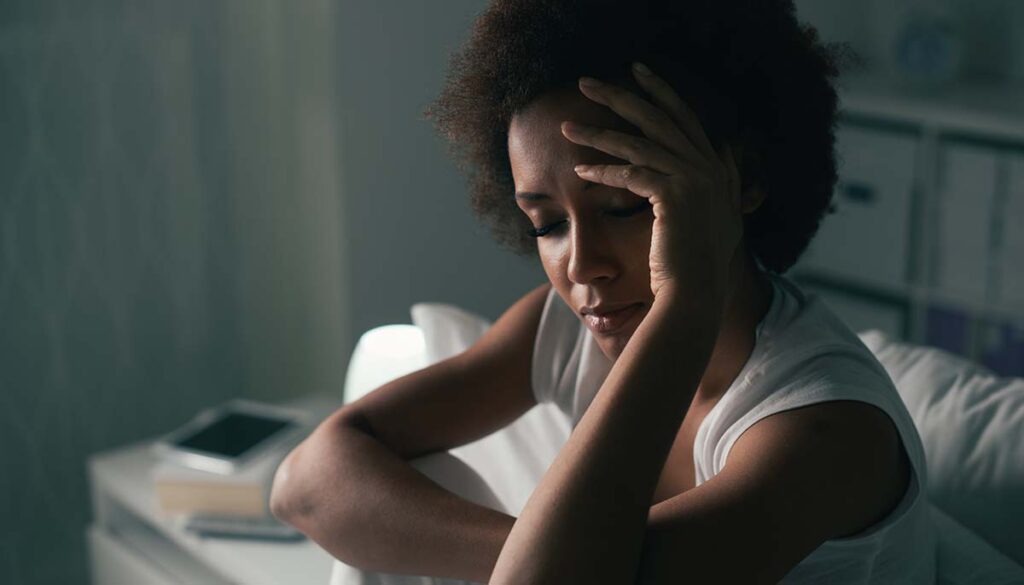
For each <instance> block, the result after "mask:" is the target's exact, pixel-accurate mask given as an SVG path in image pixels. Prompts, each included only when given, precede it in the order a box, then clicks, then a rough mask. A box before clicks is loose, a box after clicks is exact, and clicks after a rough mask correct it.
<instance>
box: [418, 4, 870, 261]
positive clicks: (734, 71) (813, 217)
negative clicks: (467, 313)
mask: <svg viewBox="0 0 1024 585" xmlns="http://www.w3.org/2000/svg"><path fill="white" fill-rule="evenodd" d="M847 58H850V59H851V60H852V61H853V62H854V63H858V62H859V59H858V57H857V55H856V54H855V53H853V51H852V50H851V49H850V48H849V47H848V46H847V45H845V44H824V43H822V42H820V40H819V37H818V33H817V31H816V30H815V29H814V28H813V27H811V26H809V25H805V24H801V23H799V22H798V21H797V18H796V9H795V7H794V5H793V1H792V0H660V1H659V0H492V2H491V3H490V4H489V6H488V7H487V8H486V9H485V10H484V12H483V13H482V14H481V15H480V16H479V17H478V18H477V20H476V22H475V24H474V27H473V29H472V34H471V35H470V38H469V40H468V42H466V43H465V44H464V45H463V46H462V47H461V49H460V50H458V51H456V52H455V53H454V54H453V55H452V57H451V62H450V65H449V71H448V76H447V78H446V83H445V86H444V87H443V89H442V92H441V94H440V96H439V97H438V99H437V100H436V101H435V102H434V103H433V104H431V105H430V106H428V107H427V109H426V110H425V111H424V115H425V117H426V118H427V119H433V121H434V123H435V125H436V127H437V129H438V130H439V132H440V133H441V135H442V136H444V137H445V138H447V140H448V142H449V149H450V152H451V153H452V155H453V156H454V158H455V159H456V161H457V162H458V163H459V168H460V169H461V170H462V171H463V172H464V173H466V174H467V175H468V177H469V180H470V183H469V187H470V202H471V206H472V209H473V211H474V213H475V214H476V215H477V216H478V217H479V218H481V219H482V220H483V221H484V222H485V223H486V224H488V225H489V227H490V228H491V231H492V233H493V234H494V236H495V238H496V239H497V240H498V242H499V243H501V244H502V245H504V246H506V247H508V248H509V249H511V250H512V251H513V252H515V253H517V254H521V255H530V254H535V253H536V242H535V240H533V238H530V237H529V236H528V235H527V230H528V229H529V228H530V227H531V226H530V223H529V221H528V219H527V217H526V216H525V214H523V213H522V212H521V211H520V209H519V208H518V207H517V206H516V203H515V198H514V196H513V193H514V190H515V188H514V184H513V180H512V170H511V166H510V163H509V157H508V129H509V124H510V122H511V120H512V117H513V115H515V114H516V113H517V112H519V111H521V110H522V109H524V108H525V107H526V106H527V105H528V104H530V103H531V102H532V101H533V100H535V99H537V98H538V97H540V96H541V95H543V94H545V93H547V92H550V91H553V90H558V89H567V88H574V87H576V83H577V80H578V78H579V77H580V76H581V75H589V76H592V77H597V78H603V79H606V80H611V81H614V82H620V80H621V83H625V84H627V85H630V82H632V87H638V86H637V85H636V84H635V82H633V81H632V80H631V79H630V78H629V77H628V75H627V74H628V71H629V65H630V64H631V63H632V62H633V61H641V62H643V63H646V64H647V65H649V66H650V67H651V68H652V69H653V70H654V72H655V73H656V74H658V75H659V76H660V77H662V78H663V79H665V80H666V81H668V82H669V83H670V84H671V85H672V87H673V88H674V89H675V90H676V91H677V93H679V95H680V96H681V97H682V98H683V99H684V100H685V101H686V102H687V103H688V104H689V105H690V106H691V108H693V110H694V111H695V112H696V114H697V116H698V118H699V119H700V120H701V123H702V125H703V126H704V130H705V133H706V134H707V135H708V138H709V139H710V140H711V142H712V145H713V146H714V147H715V148H716V149H717V148H720V147H721V146H722V145H723V144H724V143H729V144H740V145H742V146H743V147H744V156H743V159H742V160H741V161H738V163H739V166H740V173H741V175H742V177H743V185H744V188H747V187H748V186H750V185H758V186H760V187H761V188H762V189H763V190H764V193H765V194H766V197H765V199H764V202H763V203H762V204H761V206H760V207H759V208H758V209H757V210H756V211H754V212H753V213H751V214H748V215H746V216H745V217H744V222H745V236H746V244H747V247H748V249H749V250H750V252H751V253H752V255H753V256H754V258H755V259H756V260H757V261H758V262H759V263H760V264H761V266H762V267H764V268H765V269H766V270H770V271H773V272H777V273H782V272H785V271H786V270H788V269H789V268H790V267H791V266H792V265H793V264H794V263H795V262H796V261H797V259H798V258H799V257H800V255H801V254H802V253H803V252H804V250H805V249H806V248H807V245H808V243H809V242H810V240H811V238H812V237H813V236H814V234H815V232H817V230H818V225H819V223H820V221H821V219H822V217H823V216H824V214H825V213H826V212H829V213H831V212H833V211H834V210H833V207H832V205H831V199H832V193H833V189H834V187H835V183H836V180H837V171H836V156H835V150H834V143H835V126H836V123H837V119H838V111H837V110H838V99H837V95H836V91H835V88H834V85H833V84H834V81H835V79H836V78H837V77H838V76H839V74H840V72H841V71H842V70H843V69H844V68H845V63H846V61H847Z"/></svg>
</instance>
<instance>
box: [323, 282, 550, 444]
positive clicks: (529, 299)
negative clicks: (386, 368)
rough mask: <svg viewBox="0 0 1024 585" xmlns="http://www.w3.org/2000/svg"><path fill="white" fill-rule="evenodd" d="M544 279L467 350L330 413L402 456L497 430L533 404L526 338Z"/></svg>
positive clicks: (533, 328)
mask: <svg viewBox="0 0 1024 585" xmlns="http://www.w3.org/2000/svg"><path fill="white" fill-rule="evenodd" d="M549 289H550V284H547V283H545V284H543V285H540V286H538V287H537V288H535V289H533V290H532V291H530V292H528V293H527V294H526V295H524V296H523V297H522V298H521V299H519V300H518V301H516V302H515V303H514V304H513V305H512V306H511V307H510V308H509V309H508V310H507V311H505V313H504V314H502V315H501V317H499V318H498V320H497V321H496V322H495V323H494V325H492V326H491V327H490V328H489V329H488V330H487V332H486V333H485V334H484V335H483V336H482V337H481V338H480V339H479V340H478V341H477V342H476V343H474V344H473V345H472V346H471V347H470V348H469V349H467V350H466V351H464V352H462V353H460V354H458V355H456V356H453V357H451V358H448V359H446V360H442V361H440V362H438V363H435V364H432V365H430V366H428V367H426V368H423V369H421V370H419V371H416V372H412V373H410V374H408V375H406V376H403V377H401V378H398V379H396V380H393V381H391V382H389V383H387V384H384V385H383V386H381V387H380V388H378V389H376V390H374V391H373V392H370V393H369V394H367V395H366V396H364V397H362V398H361V399H359V400H357V401H355V402H353V403H352V404H349V405H347V406H345V407H343V408H342V409H340V410H339V411H338V412H337V413H335V415H334V418H335V419H336V420H337V422H339V423H341V424H352V425H355V426H357V427H359V428H360V429H361V430H364V431H366V432H368V433H369V434H371V435H372V436H373V437H374V438H375V439H377V440H378V441H380V442H381V443H382V444H384V445H385V446H387V447H388V448H389V449H390V450H392V451H393V452H395V453H397V454H399V455H400V456H402V457H403V458H405V459H412V458H416V457H419V456H422V455H426V454H429V453H433V452H437V451H445V450H448V449H452V448H454V447H458V446H459V445H463V444H465V443H469V442H472V441H474V440H476V439H479V438H481V437H484V436H486V435H488V434H490V433H492V432H494V431H495V430H497V429H500V428H502V427H504V426H506V425H508V424H509V423H511V422H512V421H514V420H515V419H516V418H518V417H519V416H520V415H522V414H523V413H525V412H526V411H527V410H529V409H530V408H531V407H532V406H534V405H535V404H536V400H535V398H534V396H533V388H532V386H531V377H530V372H531V365H532V363H531V362H532V358H533V344H534V339H535V337H536V335H537V328H538V326H539V323H540V316H541V311H542V310H543V307H544V301H545V298H546V296H547V292H548V290H549Z"/></svg>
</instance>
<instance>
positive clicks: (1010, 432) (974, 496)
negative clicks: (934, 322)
mask: <svg viewBox="0 0 1024 585" xmlns="http://www.w3.org/2000/svg"><path fill="white" fill-rule="evenodd" d="M860 338H861V341H863V342H864V344H865V345H866V346H867V347H868V348H869V349H870V350H871V351H872V353H874V354H875V357H876V358H877V359H878V361H879V362H881V363H882V365H883V366H884V367H885V369H886V370H887V371H888V372H889V376H890V377H891V378H892V380H893V383H894V384H895V385H896V388H897V390H898V391H899V393H900V396H901V397H902V398H903V401H904V403H905V404H906V406H907V410H908V411H909V412H910V415H911V417H913V419H914V423H915V424H916V426H917V430H918V433H919V434H920V435H921V440H922V442H923V443H924V448H925V455H926V458H927V468H928V482H929V486H928V497H929V499H930V500H931V501H932V502H933V503H934V504H935V505H936V506H937V507H938V508H941V509H942V510H943V511H944V512H946V513H948V514H949V515H950V516H952V517H953V518H955V519H956V520H957V521H958V522H960V523H961V524H963V525H964V526H966V527H967V528H969V529H971V530H973V531H974V532H976V533H977V534H978V535H980V536H981V537H982V538H984V539H985V540H987V541H988V542H989V543H991V544H992V545H993V546H995V547H996V548H997V549H999V550H1000V551H1002V552H1003V553H1004V554H1006V555H1007V556H1009V557H1011V558H1013V559H1014V560H1016V561H1017V563H1019V564H1022V565H1024V379H1022V378H1001V377H999V376H996V375H995V374H993V373H992V371H990V370H988V369H987V368H985V367H983V366H981V365H979V364H976V363H974V362H972V361H970V360H968V359H965V358H963V357H960V356H957V355H955V354H952V353H949V352H947V351H943V350H941V349H938V348H933V347H926V346H919V345H913V344H909V343H903V342H898V341H895V340H892V339H890V338H889V337H888V336H886V334H884V333H883V332H881V331H879V330H870V331H865V332H862V333H860Z"/></svg>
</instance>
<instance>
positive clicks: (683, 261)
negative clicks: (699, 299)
mask: <svg viewBox="0 0 1024 585" xmlns="http://www.w3.org/2000/svg"><path fill="white" fill-rule="evenodd" d="M633 74H634V77H635V78H636V80H637V82H638V84H639V85H640V87H642V88H643V90H644V91H645V92H646V93H647V96H644V97H642V96H640V95H637V94H636V93H634V92H632V91H630V90H627V89H625V88H623V87H619V86H616V85H613V84H610V83H603V82H600V81H598V80H595V79H591V78H587V77H583V78H581V79H580V90H581V91H582V93H583V95H584V96H586V97H587V98H589V99H591V100H593V101H595V102H597V103H600V104H602V105H604V106H606V107H608V108H610V109H611V110H612V111H614V112H615V113H616V114H618V115H619V116H621V117H622V118H624V119H625V120H627V121H628V122H630V123H631V124H633V125H634V126H636V127H637V128H639V129H640V131H642V132H643V136H635V135H631V134H627V133H624V132H620V131H617V130H612V129H608V128H599V127H595V126H589V125H585V124H579V123H575V122H570V121H566V122H563V123H562V134H563V135H564V136H565V137H566V138H567V139H569V140H570V141H572V142H574V143H576V144H581V145H585V146H589V147H592V148H595V149H597V150H600V151H602V152H606V153H608V154H610V155H612V156H614V157H616V158H619V159H622V160H625V161H628V162H629V164H591V165H577V166H576V167H575V170H576V172H577V174H578V175H579V176H580V177H581V178H583V179H585V180H588V181H592V182H595V183H601V184H605V185H610V186H612V187H619V188H624V189H628V190H629V191H631V192H632V193H635V194H636V195H639V196H641V197H645V198H647V199H649V200H650V201H651V204H652V207H653V210H654V216H655V218H654V225H653V228H652V235H651V252H650V269H651V291H652V292H653V293H654V295H655V298H658V297H659V296H663V295H666V294H668V295H674V296H684V297H689V296H690V295H693V294H697V293H700V294H701V295H702V296H704V297H708V296H709V293H710V296H711V297H713V298H710V299H708V300H709V301H712V302H715V303H720V305H719V306H717V307H716V308H718V309H723V308H724V302H725V297H726V295H727V294H728V293H729V291H730V290H731V288H732V286H733V283H731V282H730V266H731V264H732V261H733V257H734V255H735V253H736V250H737V247H738V244H739V242H740V239H741V238H742V233H743V224H742V213H741V209H740V179H739V171H738V169H737V166H736V161H735V158H734V155H733V152H732V149H731V147H730V146H728V145H726V146H724V147H723V148H722V151H721V152H716V151H715V149H714V147H713V146H712V144H711V141H710V140H709V139H708V137H707V134H706V133H705V132H704V128H703V126H702V125H701V123H700V120H699V119H698V118H697V115H696V113H695V112H694V111H693V110H692V109H691V108H690V107H689V106H688V105H687V104H686V102H684V101H683V99H682V98H681V97H680V96H679V94H678V93H677V92H676V91H675V90H674V89H673V88H672V87H671V86H670V85H669V84H668V83H667V82H666V81H665V80H663V79H661V78H660V77H658V76H657V75H655V74H654V73H653V72H651V71H650V70H649V69H647V68H646V67H644V66H643V65H641V64H635V65H634V67H633Z"/></svg>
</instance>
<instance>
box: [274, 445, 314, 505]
mask: <svg viewBox="0 0 1024 585" xmlns="http://www.w3.org/2000/svg"><path fill="white" fill-rule="evenodd" d="M300 447H301V446H300ZM300 447H296V448H295V449H294V450H292V452H291V453H289V454H288V456H287V457H285V458H284V460H283V461H282V462H281V464H280V465H278V466H277V470H276V471H275V472H274V480H273V482H272V483H271V486H270V501H269V507H270V513H271V514H272V515H273V516H274V517H275V518H277V519H278V520H280V521H281V522H285V523H287V524H293V523H294V519H295V517H296V516H297V515H298V514H299V513H300V511H301V510H303V509H304V508H307V507H308V506H309V504H308V503H306V502H303V500H304V498H303V497H302V495H301V494H300V493H298V492H299V490H297V489H295V487H296V486H295V484H296V483H297V482H296V481H294V480H293V470H292V465H293V461H294V459H295V457H296V454H297V453H298V451H299V448H300Z"/></svg>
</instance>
